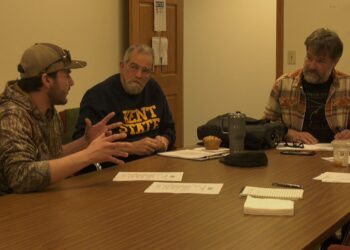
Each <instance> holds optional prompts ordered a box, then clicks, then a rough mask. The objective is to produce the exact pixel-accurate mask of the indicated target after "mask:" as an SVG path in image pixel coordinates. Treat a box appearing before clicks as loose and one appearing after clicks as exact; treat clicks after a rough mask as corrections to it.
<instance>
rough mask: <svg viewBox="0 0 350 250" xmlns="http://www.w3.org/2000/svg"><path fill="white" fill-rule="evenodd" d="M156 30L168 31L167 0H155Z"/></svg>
mask: <svg viewBox="0 0 350 250" xmlns="http://www.w3.org/2000/svg"><path fill="white" fill-rule="evenodd" d="M154 31H166V1H165V0H154Z"/></svg>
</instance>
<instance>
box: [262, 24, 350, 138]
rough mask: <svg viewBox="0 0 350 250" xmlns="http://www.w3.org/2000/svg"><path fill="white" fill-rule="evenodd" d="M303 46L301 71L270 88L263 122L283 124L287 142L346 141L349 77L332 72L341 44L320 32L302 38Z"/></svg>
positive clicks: (326, 32)
mask: <svg viewBox="0 0 350 250" xmlns="http://www.w3.org/2000/svg"><path fill="white" fill-rule="evenodd" d="M305 46H306V57H305V60H304V66H303V68H302V69H299V70H297V71H295V72H292V73H289V74H284V75H282V76H281V77H280V78H279V79H277V81H276V83H275V84H274V85H273V88H272V90H271V94H270V97H269V100H268V103H267V105H266V108H265V112H264V115H265V118H266V119H270V120H275V121H281V122H283V123H284V124H285V125H286V126H287V127H288V133H287V135H286V140H288V141H293V142H302V143H305V144H315V143H318V142H330V141H332V140H333V139H350V130H349V125H350V123H349V121H350V114H349V113H350V76H348V75H346V74H344V73H341V72H339V71H337V70H335V66H336V65H337V63H338V61H339V59H340V57H341V55H342V52H343V43H342V41H341V40H340V38H339V36H338V35H337V34H336V33H335V32H333V31H331V30H329V29H325V28H320V29H317V30H315V31H314V32H312V33H311V34H310V35H309V36H308V37H307V38H306V40H305Z"/></svg>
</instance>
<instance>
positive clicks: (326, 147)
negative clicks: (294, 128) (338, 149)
mask: <svg viewBox="0 0 350 250" xmlns="http://www.w3.org/2000/svg"><path fill="white" fill-rule="evenodd" d="M277 149H278V150H311V151H333V146H332V144H330V143H316V144H312V145H311V144H310V145H309V144H304V148H293V147H285V146H284V143H280V144H279V145H278V146H277Z"/></svg>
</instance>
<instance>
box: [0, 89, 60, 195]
mask: <svg viewBox="0 0 350 250" xmlns="http://www.w3.org/2000/svg"><path fill="white" fill-rule="evenodd" d="M61 133H62V122H61V120H60V118H59V116H58V114H57V111H56V110H55V108H54V107H52V108H51V109H50V110H49V111H48V112H47V114H46V115H43V114H41V113H40V112H39V110H38V109H37V108H36V107H35V106H34V105H33V104H32V103H31V102H30V100H29V97H28V95H27V94H26V93H24V92H23V91H22V90H21V89H20V88H19V87H18V86H17V84H16V83H15V82H10V83H8V85H7V87H6V89H5V92H4V93H3V94H2V95H1V96H0V138H1V139H0V195H1V193H3V194H4V193H12V192H16V193H24V192H32V191H38V190H41V189H43V188H45V187H47V186H48V185H49V184H50V172H49V162H48V161H49V160H51V159H54V158H58V157H59V156H60V155H61V154H62V142H61V141H62V140H61Z"/></svg>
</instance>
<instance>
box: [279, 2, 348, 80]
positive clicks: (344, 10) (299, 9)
mask: <svg viewBox="0 0 350 250" xmlns="http://www.w3.org/2000/svg"><path fill="white" fill-rule="evenodd" d="M284 7H285V12H284V18H285V20H284V25H285V26H284V41H285V42H284V64H283V66H284V71H285V72H289V71H292V70H294V69H297V68H300V67H302V66H303V62H304V57H305V46H304V41H305V38H306V37H307V36H308V35H309V34H310V33H311V32H312V31H314V30H315V29H317V28H320V27H328V28H330V29H332V30H334V31H336V32H337V33H338V35H339V36H340V38H341V39H342V41H343V44H344V52H343V56H342V58H341V59H340V61H339V63H338V65H337V69H338V70H341V71H344V72H346V73H348V74H349V73H350V26H349V25H348V23H349V11H350V1H349V0H284ZM292 50H295V51H296V64H295V65H288V64H287V53H288V51H292Z"/></svg>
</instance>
